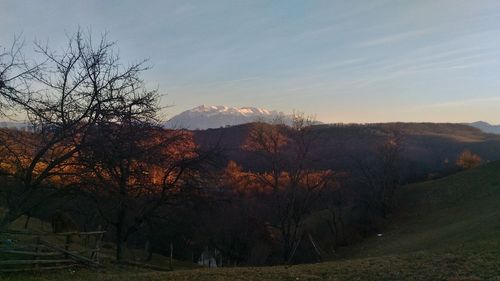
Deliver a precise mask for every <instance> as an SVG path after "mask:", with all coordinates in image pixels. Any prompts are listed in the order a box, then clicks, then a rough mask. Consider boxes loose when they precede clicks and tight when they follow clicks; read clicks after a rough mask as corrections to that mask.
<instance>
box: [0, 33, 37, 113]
mask: <svg viewBox="0 0 500 281" xmlns="http://www.w3.org/2000/svg"><path fill="white" fill-rule="evenodd" d="M23 46H24V42H23V41H22V40H21V37H20V36H16V37H14V40H13V43H12V44H11V45H10V47H9V48H5V47H2V46H1V45H0V115H2V116H6V114H7V113H6V111H5V110H6V109H7V107H8V106H9V107H12V106H14V107H16V106H19V105H26V104H27V103H28V102H29V100H30V86H31V83H30V79H29V77H30V76H32V75H34V74H35V73H38V72H39V71H40V68H41V66H42V64H43V63H42V64H36V63H34V64H29V63H27V62H26V59H25V57H24V55H23V52H22V51H23ZM10 111H12V110H10ZM10 113H14V112H10Z"/></svg>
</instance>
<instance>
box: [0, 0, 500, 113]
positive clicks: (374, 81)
mask: <svg viewBox="0 0 500 281" xmlns="http://www.w3.org/2000/svg"><path fill="white" fill-rule="evenodd" d="M78 26H80V27H83V28H91V29H92V30H93V32H94V33H101V32H103V31H108V32H109V33H110V37H111V39H113V40H116V41H117V42H118V46H119V48H120V53H121V56H122V59H124V60H126V61H134V60H139V59H142V58H149V59H150V62H151V64H152V65H153V67H154V68H153V69H152V70H150V71H148V73H146V77H145V78H146V79H147V80H148V81H149V82H151V84H152V85H159V87H160V89H161V91H162V92H164V93H167V97H166V98H165V101H164V102H165V103H168V104H174V105H175V106H174V107H172V108H171V109H170V110H169V113H170V114H171V115H173V114H176V113H178V112H180V111H183V110H185V109H188V108H191V107H194V106H198V105H200V104H222V105H229V106H258V107H264V108H268V109H277V110H281V111H285V112H290V111H292V110H300V111H305V112H307V113H310V114H316V115H317V118H318V119H319V120H321V121H326V122H378V121H396V120H397V121H450V122H463V121H475V120H486V121H489V122H493V123H500V1H487V0H485V1H480V0H474V1H473V0H470V1H469V0H467V1H461V0H443V1H437V0H429V1H426V0H419V1H411V0H407V1H402V0H398V1H382V0H380V1H372V0H366V1H333V0H328V1H315V0H303V1H294V0H286V1H285V0H283V1H270V0H268V1H258V0H247V1H240V0H227V1H216V0H199V1H187V0H184V1H124V0H116V1H111V0H108V1H106V0H93V1H83V0H81V1H74V0H43V1H42V0H31V1H27V0H26V1H25V0H12V1H10V0H0V44H1V45H5V44H8V43H9V42H11V41H12V38H13V36H14V34H20V33H22V34H23V36H24V38H25V39H26V41H27V42H31V41H33V39H34V38H38V39H41V40H49V43H50V44H51V45H52V46H58V45H59V44H61V43H62V42H63V41H64V40H65V34H67V33H72V32H73V31H75V30H76V29H77V27H78Z"/></svg>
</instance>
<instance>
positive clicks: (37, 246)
mask: <svg viewBox="0 0 500 281" xmlns="http://www.w3.org/2000/svg"><path fill="white" fill-rule="evenodd" d="M33 242H34V243H35V252H36V255H35V256H34V257H33V260H35V261H36V260H38V259H39V257H40V256H39V255H38V253H40V236H35V237H34V239H33ZM33 266H34V267H35V270H39V269H40V265H39V264H38V263H34V264H33Z"/></svg>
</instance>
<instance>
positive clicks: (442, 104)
mask: <svg viewBox="0 0 500 281" xmlns="http://www.w3.org/2000/svg"><path fill="white" fill-rule="evenodd" d="M491 102H500V97H489V98H477V99H466V100H457V101H449V102H440V103H431V104H425V105H423V106H421V108H445V107H464V106H471V105H478V104H485V103H491Z"/></svg>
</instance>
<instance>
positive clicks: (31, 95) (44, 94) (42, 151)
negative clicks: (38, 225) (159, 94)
mask: <svg viewBox="0 0 500 281" xmlns="http://www.w3.org/2000/svg"><path fill="white" fill-rule="evenodd" d="M114 47H115V45H114V43H113V42H110V41H108V40H107V38H106V36H102V37H101V38H99V40H97V41H94V39H93V38H92V36H91V35H90V34H84V33H83V32H81V31H77V32H76V33H75V34H74V35H72V36H71V37H69V39H68V43H67V46H66V47H65V48H64V49H62V51H60V52H57V51H54V50H53V49H51V48H49V47H48V46H44V45H42V44H40V43H36V50H37V51H38V52H39V53H40V54H41V56H43V58H44V59H43V63H41V64H36V63H35V65H36V67H33V68H29V67H26V66H22V64H21V63H17V61H18V60H17V59H18V58H19V57H22V56H21V55H20V53H19V52H20V49H19V48H17V49H16V48H14V51H11V52H9V53H8V55H4V57H3V58H4V61H5V58H10V60H8V61H7V62H4V63H3V65H1V66H0V67H2V69H3V70H0V71H2V74H1V75H2V77H1V79H2V89H1V91H2V96H3V97H4V99H5V98H6V99H7V100H8V101H9V102H12V103H14V104H15V105H16V106H17V107H16V109H17V111H18V112H17V113H18V114H19V115H24V116H26V118H27V120H28V123H29V127H30V128H31V130H30V132H28V133H20V132H17V131H14V130H2V131H1V134H0V137H1V140H0V145H1V146H2V148H1V149H2V154H1V157H2V163H3V167H2V168H3V169H2V170H3V173H4V174H6V175H7V176H8V177H10V178H12V179H15V180H16V181H17V182H18V185H17V187H16V188H15V190H9V192H7V194H6V196H9V198H8V199H7V200H6V201H7V208H8V211H7V213H6V214H5V215H4V217H3V218H2V220H1V221H0V227H4V226H6V225H7V224H9V223H10V222H12V221H13V220H15V219H16V218H18V217H19V216H21V215H23V214H25V213H27V212H30V210H32V209H33V208H36V206H38V205H40V204H42V203H43V202H44V200H46V196H45V195H50V194H51V192H45V191H44V192H41V189H42V188H43V187H48V186H53V185H54V183H55V182H58V184H62V183H63V181H62V180H61V177H63V176H66V175H67V174H68V171H69V170H70V167H71V166H72V165H74V164H75V163H74V160H75V156H76V154H77V152H78V151H79V149H80V144H81V143H82V141H83V140H85V138H86V136H87V133H88V130H89V128H92V127H93V126H94V125H95V124H96V123H97V121H99V120H110V119H112V118H113V116H114V115H116V113H117V112H118V111H128V110H129V108H125V107H119V106H116V105H117V104H122V105H127V106H129V105H131V106H132V107H134V105H133V104H131V103H130V101H131V100H135V98H134V95H136V94H137V93H138V91H139V89H143V87H142V85H143V81H142V80H141V78H140V74H141V72H142V71H143V70H145V69H147V68H146V67H144V66H143V62H140V63H136V64H131V65H129V66H126V67H125V66H123V64H122V63H121V62H120V59H119V57H118V56H117V54H116V53H115V50H114ZM16 67H20V68H21V70H20V71H21V72H20V73H21V74H12V73H14V72H13V71H14V70H15V69H16ZM30 69H31V71H30ZM35 70H36V71H35ZM6 77H7V78H6ZM8 77H10V78H8ZM17 78H23V80H22V81H28V82H25V83H24V85H28V83H29V82H33V84H34V85H36V87H35V88H33V87H31V88H29V87H26V88H25V90H26V92H27V94H25V93H23V92H21V91H20V90H18V89H19V87H16V85H17V84H16V82H15V81H17V80H16V79H17ZM151 94H152V92H150V94H149V95H151ZM142 97H146V98H148V95H145V96H142ZM56 185H57V184H56Z"/></svg>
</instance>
